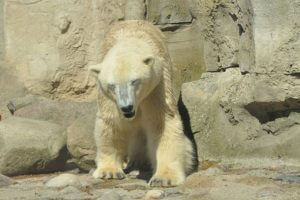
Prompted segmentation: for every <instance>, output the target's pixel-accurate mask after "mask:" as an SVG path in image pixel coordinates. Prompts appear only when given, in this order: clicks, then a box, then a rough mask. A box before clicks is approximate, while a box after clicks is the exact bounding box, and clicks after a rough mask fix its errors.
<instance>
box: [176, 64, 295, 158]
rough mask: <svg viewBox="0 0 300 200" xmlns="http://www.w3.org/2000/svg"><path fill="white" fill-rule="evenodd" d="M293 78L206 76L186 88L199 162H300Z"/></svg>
mask: <svg viewBox="0 0 300 200" xmlns="http://www.w3.org/2000/svg"><path fill="white" fill-rule="evenodd" d="M297 81H298V79H297V78H295V77H293V76H286V75H282V74H275V75H252V74H246V75H242V74H241V71H240V69H227V70H226V71H225V72H222V73H204V74H203V75H202V77H201V79H200V80H199V81H194V82H190V83H185V84H183V86H182V100H183V103H184V105H185V107H186V109H187V110H188V114H189V119H190V125H191V129H192V132H193V133H194V136H195V140H196V142H197V146H198V154H199V158H200V160H208V159H212V160H219V159H222V160H226V159H241V160H242V159H245V160H247V159H248V158H269V159H271V160H272V159H273V160H278V161H280V160H290V161H296V162H298V163H299V162H300V160H299V158H300V152H299V150H298V146H299V145H300V135H299V130H300V124H299V120H300V113H299V110H300V100H299V99H300V88H299V85H297V84H295V83H296V82H297Z"/></svg>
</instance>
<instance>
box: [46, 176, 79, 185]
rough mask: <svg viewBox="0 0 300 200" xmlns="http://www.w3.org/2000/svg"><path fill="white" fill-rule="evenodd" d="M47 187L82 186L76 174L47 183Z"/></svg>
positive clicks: (56, 178) (53, 179) (55, 178)
mask: <svg viewBox="0 0 300 200" xmlns="http://www.w3.org/2000/svg"><path fill="white" fill-rule="evenodd" d="M46 186H47V187H66V186H75V187H76V186H81V181H80V179H79V177H78V176H76V175H74V174H61V175H59V176H56V177H54V178H52V179H50V180H49V181H47V182H46Z"/></svg>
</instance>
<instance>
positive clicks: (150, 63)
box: [143, 56, 155, 67]
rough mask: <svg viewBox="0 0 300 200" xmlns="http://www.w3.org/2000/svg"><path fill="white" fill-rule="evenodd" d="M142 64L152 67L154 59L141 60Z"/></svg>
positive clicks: (150, 57)
mask: <svg viewBox="0 0 300 200" xmlns="http://www.w3.org/2000/svg"><path fill="white" fill-rule="evenodd" d="M143 62H144V63H145V64H146V65H148V66H150V67H152V66H153V65H154V62H155V59H154V57H152V56H149V57H147V58H145V59H144V60H143Z"/></svg>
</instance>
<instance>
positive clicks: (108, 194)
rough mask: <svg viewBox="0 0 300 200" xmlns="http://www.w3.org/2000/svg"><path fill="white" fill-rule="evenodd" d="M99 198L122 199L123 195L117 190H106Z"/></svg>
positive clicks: (102, 199) (106, 199) (107, 199)
mask: <svg viewBox="0 0 300 200" xmlns="http://www.w3.org/2000/svg"><path fill="white" fill-rule="evenodd" d="M98 200H122V197H121V196H120V195H119V194H118V193H117V192H115V191H108V192H105V193H104V194H103V195H102V196H101V197H100V199H98Z"/></svg>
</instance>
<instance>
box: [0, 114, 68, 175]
mask: <svg viewBox="0 0 300 200" xmlns="http://www.w3.org/2000/svg"><path fill="white" fill-rule="evenodd" d="M65 145H66V143H65V138H64V137H63V135H62V128H61V127H60V126H59V125H57V124H53V123H49V122H45V121H38V120H30V119H24V118H19V117H10V118H8V119H6V120H4V121H1V123H0V172H1V173H2V174H5V175H18V174H28V173H41V172H50V171H55V170H58V169H62V168H63V166H64V164H65V162H66V159H67V156H66V148H65Z"/></svg>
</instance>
